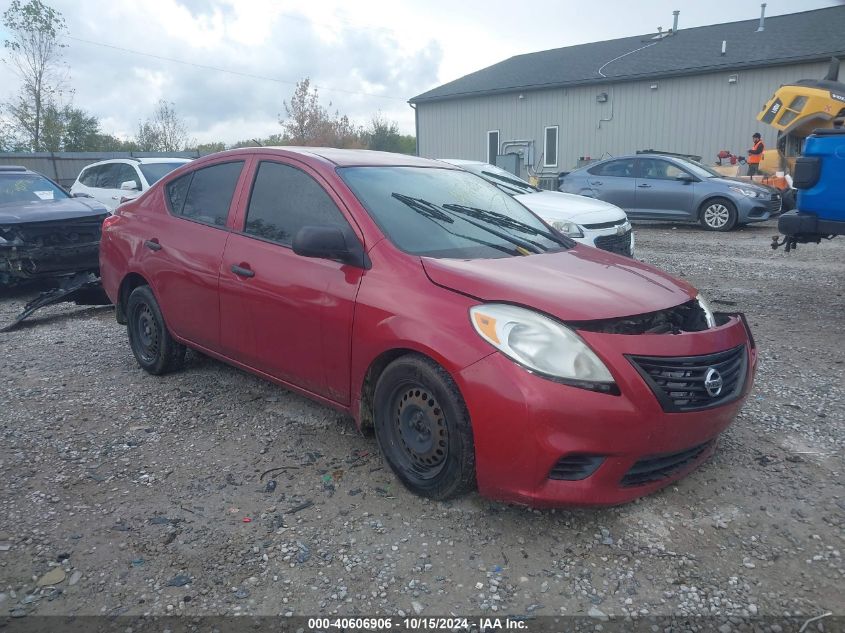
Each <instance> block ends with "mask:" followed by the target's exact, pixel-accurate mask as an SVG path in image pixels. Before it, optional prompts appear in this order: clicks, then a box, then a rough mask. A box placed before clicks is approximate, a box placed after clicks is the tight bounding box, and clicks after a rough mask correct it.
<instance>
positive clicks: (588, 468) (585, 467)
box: [549, 455, 604, 481]
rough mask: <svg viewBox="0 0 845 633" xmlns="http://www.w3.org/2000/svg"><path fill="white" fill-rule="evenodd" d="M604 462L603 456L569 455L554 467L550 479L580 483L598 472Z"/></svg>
mask: <svg viewBox="0 0 845 633" xmlns="http://www.w3.org/2000/svg"><path fill="white" fill-rule="evenodd" d="M603 461H604V457H602V456H601V455H567V456H566V457H561V458H560V459H559V460H558V462H557V463H556V464H555V465H554V468H552V470H551V472H550V473H549V479H558V480H563V481H580V480H582V479H586V478H587V477H589V476H590V475H592V474H593V473H594V472H596V470H597V469H598V467H599V466H601V463H602V462H603Z"/></svg>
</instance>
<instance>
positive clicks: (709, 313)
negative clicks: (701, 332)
mask: <svg viewBox="0 0 845 633" xmlns="http://www.w3.org/2000/svg"><path fill="white" fill-rule="evenodd" d="M695 299H696V301H698V305H700V306H701V309H702V310H704V320H705V321H707V327H708V329H709V328H712V327H716V317H715V316H714V315H713V308H711V307H710V304H709V303H708V302H707V299H705V298H704V295H702V294H699V295H698V296H697V297H696V298H695Z"/></svg>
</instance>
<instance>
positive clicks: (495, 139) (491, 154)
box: [487, 130, 499, 165]
mask: <svg viewBox="0 0 845 633" xmlns="http://www.w3.org/2000/svg"><path fill="white" fill-rule="evenodd" d="M498 155H499V130H490V131H489V132H487V162H488V163H489V164H491V165H495V164H496V156H498Z"/></svg>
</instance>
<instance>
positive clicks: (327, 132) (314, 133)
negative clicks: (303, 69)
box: [279, 77, 364, 147]
mask: <svg viewBox="0 0 845 633" xmlns="http://www.w3.org/2000/svg"><path fill="white" fill-rule="evenodd" d="M282 104H283V105H284V108H285V113H286V114H287V118H285V119H281V118H280V119H279V123H281V124H282V130H283V131H284V135H285V140H286V141H287V142H288V143H289V144H290V145H313V146H318V147H325V146H330V147H363V146H364V144H363V142H362V140H361V129H360V128H359V127H358V126H357V125H355V124H354V123H352V122H351V121H350V120H349V117H347V116H346V115H345V114H344V115H341V114H340V112H338V111H335V113H334V116H332V115H330V114H329V111H328V110H327V109H326V108H325V107H323V106H322V105H321V104H320V98H319V95H318V93H317V89H316V88H314V89H313V90H312V89H311V80H310V79H309V78H308V77H306V78H305V79H303V80H301V81H299V82H297V84H296V88H295V89H294V91H293V96H292V97H291V100H290V103H288V102H287V101H283V102H282ZM331 105H332V104H331V102H330V103H329V107H331Z"/></svg>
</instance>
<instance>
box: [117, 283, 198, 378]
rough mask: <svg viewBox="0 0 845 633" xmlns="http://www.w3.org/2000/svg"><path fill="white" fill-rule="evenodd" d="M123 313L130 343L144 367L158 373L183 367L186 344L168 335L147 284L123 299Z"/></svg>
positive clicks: (150, 371) (159, 310) (152, 372)
mask: <svg viewBox="0 0 845 633" xmlns="http://www.w3.org/2000/svg"><path fill="white" fill-rule="evenodd" d="M126 316H127V324H126V325H127V331H128V333H129V345H130V347H131V348H132V353H133V354H134V355H135V359H136V360H137V361H138V364H139V365H140V366H141V367H142V368H143V369H144V370H146V371H148V372H149V373H151V374H156V375H158V374H165V373H167V372H170V371H175V370H177V369H179V368H181V367H182V365H183V363H184V361H185V351H186V350H185V346H184V345H181V344H180V343H177V342H176V341H175V340H174V339H173V337H172V336H171V335H170V332H169V331H168V329H167V325H166V324H165V323H164V319H163V318H162V316H161V309H160V308H159V307H158V302H157V301H156V298H155V295H153V292H152V290H150V287H149V286H139V287H137V288H135V290H133V291H132V294H130V295H129V300H128V301H127V302H126Z"/></svg>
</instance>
